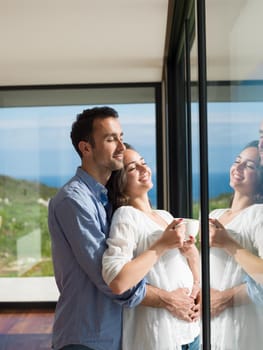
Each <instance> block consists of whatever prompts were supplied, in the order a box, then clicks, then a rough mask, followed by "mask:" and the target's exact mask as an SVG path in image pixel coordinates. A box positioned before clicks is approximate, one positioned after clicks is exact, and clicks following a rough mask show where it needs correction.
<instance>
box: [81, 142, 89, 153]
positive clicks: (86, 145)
mask: <svg viewBox="0 0 263 350" xmlns="http://www.w3.org/2000/svg"><path fill="white" fill-rule="evenodd" d="M78 147H79V150H80V151H81V153H82V154H85V153H86V152H90V149H91V145H90V143H89V142H87V141H80V142H79V144H78Z"/></svg>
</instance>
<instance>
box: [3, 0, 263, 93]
mask: <svg viewBox="0 0 263 350" xmlns="http://www.w3.org/2000/svg"><path fill="white" fill-rule="evenodd" d="M174 1H176V0H174ZM168 3H169V0H111V1H109V0H0V33H1V34H0V35H1V37H0V39H1V55H0V86H6V85H9V86H10V85H44V84H92V83H127V82H128V83H132V82H136V83H138V82H143V83H144V82H158V81H161V79H162V72H163V60H164V50H165V40H166V26H167V16H168ZM262 11H263V2H262V0H231V1H229V0H220V1H218V0H206V20H207V22H206V40H207V63H208V67H207V73H208V74H207V76H208V80H244V79H263V71H262V67H263V59H262V57H263V46H262V45H258V42H257V40H252V39H253V38H256V36H255V34H254V33H260V32H262V24H261V23H262V21H261V13H262ZM191 61H192V67H191V68H192V73H191V74H192V78H193V79H194V80H195V79H197V76H198V74H197V49H196V41H195V43H194V46H193V49H192V53H191Z"/></svg>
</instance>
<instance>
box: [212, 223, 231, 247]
mask: <svg viewBox="0 0 263 350" xmlns="http://www.w3.org/2000/svg"><path fill="white" fill-rule="evenodd" d="M209 238H210V239H209V243H210V246H211V247H217V248H227V247H228V245H230V244H232V243H233V241H234V240H233V239H232V238H231V237H230V235H229V234H228V232H227V230H226V229H225V227H224V226H223V225H222V224H221V223H220V222H219V221H218V220H216V219H209Z"/></svg>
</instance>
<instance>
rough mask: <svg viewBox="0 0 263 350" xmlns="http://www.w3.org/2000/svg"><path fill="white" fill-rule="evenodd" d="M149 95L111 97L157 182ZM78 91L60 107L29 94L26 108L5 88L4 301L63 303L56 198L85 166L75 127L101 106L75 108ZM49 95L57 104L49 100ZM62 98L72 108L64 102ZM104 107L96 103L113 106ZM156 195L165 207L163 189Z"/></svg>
mask: <svg viewBox="0 0 263 350" xmlns="http://www.w3.org/2000/svg"><path fill="white" fill-rule="evenodd" d="M123 90H125V89H123ZM145 91H146V95H145V94H144V97H145V100H144V101H142V97H140V99H138V98H136V94H137V93H136V89H134V91H133V99H132V100H133V101H131V98H130V97H129V98H126V99H123V100H122V99H121V100H120V102H121V104H120V103H116V100H117V99H115V98H113V97H111V100H113V101H114V103H110V106H112V107H113V108H115V109H116V110H117V111H118V112H119V115H120V122H121V124H122V128H123V131H124V139H125V141H127V142H128V143H130V144H132V145H133V146H134V147H135V148H136V149H137V150H138V151H139V152H140V153H141V154H143V156H144V157H145V159H146V160H147V162H148V163H149V165H150V166H151V168H152V169H153V181H154V183H155V184H156V152H155V149H156V147H155V144H156V130H155V118H156V116H155V110H156V108H155V101H154V89H153V88H150V93H149V91H147V89H146V90H145ZM74 92H75V91H74V89H73V90H71V94H69V92H68V91H67V90H65V93H66V94H69V100H68V101H67V103H65V97H62V98H59V97H58V101H57V105H56V104H55V102H56V100H55V99H54V96H53V95H52V90H50V91H48V92H47V91H43V92H42V93H43V95H41V91H34V90H32V93H27V92H26V91H23V90H21V91H19V92H18V95H17V96H16V97H19V95H23V98H24V99H23V104H22V105H19V102H20V99H19V98H17V99H16V101H14V100H13V99H11V97H10V95H9V94H8V92H7V91H2V94H3V96H4V98H3V99H2V100H3V101H5V106H2V108H0V148H1V155H0V233H1V234H0V245H1V252H0V301H53V300H56V298H57V290H56V286H55V283H54V278H53V266H52V260H51V252H50V238H49V232H48V227H47V207H48V201H49V199H50V198H51V197H52V196H53V195H54V194H55V193H56V192H57V190H58V188H59V187H61V186H62V185H63V184H64V183H65V182H66V181H67V180H69V179H70V178H71V177H72V176H73V175H74V174H75V171H76V168H77V167H78V166H79V165H80V159H79V157H78V155H77V154H76V152H75V151H74V149H73V146H72V144H71V140H70V129H71V124H72V122H73V121H74V119H75V117H76V115H77V114H78V113H80V112H81V111H82V110H83V109H86V108H91V107H93V106H94V104H91V103H89V104H75V102H76V101H75V99H74ZM90 92H91V94H92V93H94V91H93V90H91V91H90ZM140 92H141V91H140ZM13 93H14V91H11V92H10V94H11V95H12V94H13ZM47 93H48V94H50V96H51V97H52V99H51V100H50V98H48V97H47V96H46V97H45V98H44V97H43V96H45V95H47ZM53 93H55V92H53ZM81 93H82V95H84V96H85V94H84V93H83V91H81ZM85 93H86V95H88V93H89V91H88V90H87V89H86V90H85ZM109 93H110V92H109ZM116 93H118V92H117V91H116ZM122 93H123V91H122ZM32 94H33V97H32ZM34 94H35V99H34ZM111 94H112V95H114V93H112V92H111ZM13 96H14V95H13ZM114 96H115V95H114ZM149 96H150V97H149ZM9 98H10V101H11V100H12V101H11V102H10V103H8V99H9ZM61 99H63V100H64V105H59V103H60V102H63V101H60V100H61ZM84 99H85V98H84ZM97 99H98V98H97ZM108 99H109V98H108ZM40 100H41V101H42V104H45V105H41V104H40V103H39V102H40ZM44 100H45V102H44V103H43V101H44ZM87 100H88V98H87ZM102 100H103V99H102ZM138 100H139V103H136V102H135V101H138ZM50 101H51V103H50V105H48V103H49V102H50ZM125 101H127V103H125ZM70 102H72V103H71V104H70ZM81 102H82V101H81ZM88 102H89V101H88ZM98 102H100V103H97V104H96V105H106V103H102V102H101V101H98ZM16 104H17V106H14V105H16ZM30 104H31V105H30ZM108 105H109V103H108ZM150 198H151V202H152V204H153V206H157V194H156V186H154V189H153V190H152V191H151V193H150ZM24 292H25V293H24Z"/></svg>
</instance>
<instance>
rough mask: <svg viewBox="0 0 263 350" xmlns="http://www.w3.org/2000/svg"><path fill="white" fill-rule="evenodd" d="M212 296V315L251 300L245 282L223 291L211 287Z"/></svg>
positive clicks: (214, 315)
mask: <svg viewBox="0 0 263 350" xmlns="http://www.w3.org/2000/svg"><path fill="white" fill-rule="evenodd" d="M210 297H211V316H212V317H216V316H218V315H220V314H221V313H222V312H223V311H224V310H225V309H227V308H229V307H233V306H239V305H244V304H249V303H250V302H251V300H250V299H249V297H248V295H247V291H246V285H245V284H240V285H238V286H235V287H233V288H229V289H225V290H223V291H219V290H216V289H213V288H211V290H210Z"/></svg>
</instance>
